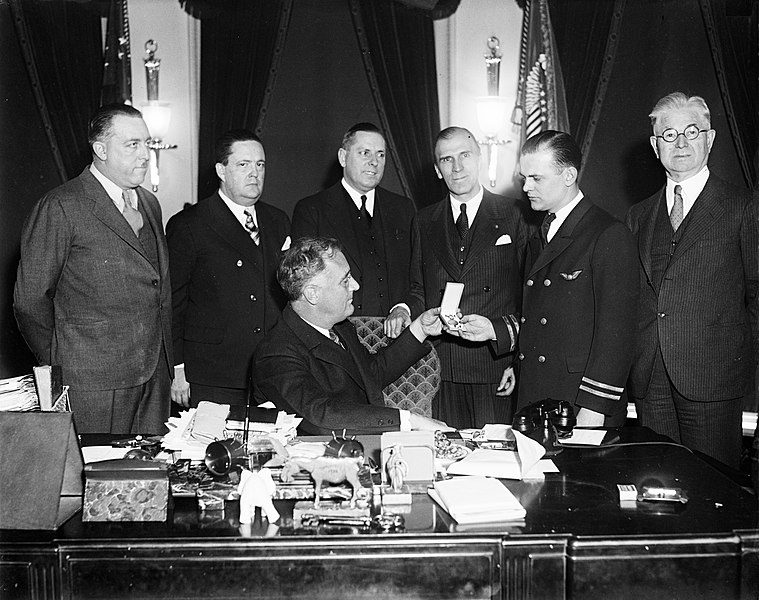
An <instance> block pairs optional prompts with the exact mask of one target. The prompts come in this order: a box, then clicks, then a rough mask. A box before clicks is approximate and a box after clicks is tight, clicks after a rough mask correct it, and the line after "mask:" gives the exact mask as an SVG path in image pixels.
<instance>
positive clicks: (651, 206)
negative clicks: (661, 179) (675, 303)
mask: <svg viewBox="0 0 759 600" xmlns="http://www.w3.org/2000/svg"><path fill="white" fill-rule="evenodd" d="M665 189H666V188H662V190H661V191H660V192H659V194H657V195H656V196H655V197H654V198H653V199H651V200H650V201H646V204H645V206H644V207H643V210H642V211H641V214H640V216H639V218H638V223H639V229H638V253H639V255H640V263H641V265H642V266H643V270H644V271H645V272H646V279H647V280H648V281H651V277H652V273H651V268H652V264H651V260H652V259H651V247H652V245H653V243H654V229H655V226H656V219H658V211H659V208H660V203H662V202H666V200H665Z"/></svg>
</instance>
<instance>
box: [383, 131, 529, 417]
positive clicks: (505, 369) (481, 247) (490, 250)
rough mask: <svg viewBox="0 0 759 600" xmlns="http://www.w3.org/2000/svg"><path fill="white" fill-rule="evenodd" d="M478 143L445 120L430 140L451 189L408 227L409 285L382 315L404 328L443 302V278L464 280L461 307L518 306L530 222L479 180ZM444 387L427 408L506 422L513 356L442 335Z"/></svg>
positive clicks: (507, 309) (512, 309) (493, 310)
mask: <svg viewBox="0 0 759 600" xmlns="http://www.w3.org/2000/svg"><path fill="white" fill-rule="evenodd" d="M479 167H480V148H479V145H478V144H477V140H475V139H474V136H473V135H472V134H471V132H469V131H467V130H466V129H463V128H461V127H449V128H447V129H444V130H443V131H441V132H440V133H439V134H438V138H437V140H436V143H435V170H436V172H437V175H438V177H439V178H441V179H443V180H444V181H445V183H446V186H447V187H448V191H449V194H448V195H447V196H446V197H445V198H444V199H443V200H441V201H440V202H438V203H437V204H433V205H432V206H429V207H427V208H425V209H423V210H420V211H419V212H418V213H417V216H416V218H415V219H414V226H413V232H412V254H411V287H410V289H411V293H410V297H409V299H408V301H407V304H406V305H405V306H396V307H394V308H393V310H392V311H391V313H390V315H389V317H388V319H387V320H386V321H385V333H387V335H388V336H389V337H397V336H398V335H399V334H400V331H401V329H402V328H403V327H404V326H406V325H407V324H408V323H410V321H411V317H412V316H413V317H416V316H417V315H419V314H421V313H422V312H423V311H424V310H425V309H427V308H432V307H437V306H439V305H440V301H441V295H442V292H443V290H444V288H445V284H446V283H447V282H449V281H450V282H459V283H463V284H464V292H463V296H462V298H461V302H460V304H459V306H460V308H461V310H462V311H465V312H479V313H480V314H482V315H486V316H490V317H493V318H495V317H496V316H498V315H506V314H514V313H518V311H519V300H520V296H521V293H520V289H521V274H522V264H523V260H524V249H525V245H526V242H527V227H526V225H525V223H524V220H523V218H522V215H521V213H520V211H519V209H518V208H517V206H516V203H515V201H514V200H510V199H507V198H504V197H502V196H496V195H495V194H491V193H490V192H488V191H487V190H485V189H484V188H483V187H482V185H480V182H479ZM434 343H435V347H436V349H437V352H438V355H439V356H440V366H441V387H440V391H439V393H438V395H437V396H436V398H435V399H434V401H433V411H432V416H433V418H435V419H440V420H441V421H445V422H446V423H448V424H449V425H451V426H452V427H456V428H457V429H463V428H468V427H482V426H483V425H485V424H486V423H510V422H511V416H512V412H513V406H512V400H511V398H508V397H505V396H508V395H510V394H511V392H512V390H513V389H514V381H515V380H514V371H513V368H512V367H511V362H512V359H513V356H497V355H496V354H495V353H494V352H493V350H492V348H491V347H490V345H489V344H488V343H487V342H472V341H469V340H464V339H461V338H459V337H456V336H452V335H443V336H442V337H441V338H438V339H437V340H436V341H435V342H434Z"/></svg>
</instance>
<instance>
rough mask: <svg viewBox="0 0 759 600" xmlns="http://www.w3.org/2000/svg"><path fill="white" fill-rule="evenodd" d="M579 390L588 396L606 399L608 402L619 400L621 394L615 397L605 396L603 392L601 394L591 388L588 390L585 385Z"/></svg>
mask: <svg viewBox="0 0 759 600" xmlns="http://www.w3.org/2000/svg"><path fill="white" fill-rule="evenodd" d="M580 390H582V391H583V392H588V393H589V394H593V395H594V396H598V397H600V398H608V399H609V400H619V399H620V398H621V397H622V396H621V394H619V395H616V396H615V395H614V394H607V393H605V392H601V391H599V390H594V389H593V388H589V387H588V386H586V385H581V386H580Z"/></svg>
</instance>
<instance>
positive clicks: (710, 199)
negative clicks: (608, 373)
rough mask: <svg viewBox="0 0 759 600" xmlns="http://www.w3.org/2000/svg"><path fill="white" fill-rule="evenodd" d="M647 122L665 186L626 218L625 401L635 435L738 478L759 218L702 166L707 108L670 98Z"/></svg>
mask: <svg viewBox="0 0 759 600" xmlns="http://www.w3.org/2000/svg"><path fill="white" fill-rule="evenodd" d="M649 117H650V118H651V124H652V126H653V135H652V136H651V138H650V141H651V146H652V148H653V150H654V153H655V154H656V156H657V158H658V159H659V161H660V162H661V164H662V166H663V167H664V170H665V172H666V175H667V182H666V184H665V185H664V187H663V188H662V189H660V190H659V191H658V192H657V193H656V194H654V195H653V196H651V197H650V198H648V199H646V200H644V201H642V202H640V203H638V204H636V205H634V206H632V207H631V208H630V210H629V211H628V213H627V224H628V226H629V227H630V229H631V230H632V232H633V234H634V235H635V237H636V242H637V246H638V258H639V264H640V310H639V318H638V341H637V350H636V358H635V361H634V363H633V367H632V371H631V375H630V386H629V388H630V392H631V395H632V396H633V397H634V399H635V403H636V406H637V412H638V418H639V420H640V422H641V424H642V425H645V426H647V427H650V428H651V429H653V430H655V431H657V432H658V433H662V434H664V435H667V436H669V437H671V438H672V439H673V440H675V441H676V442H678V443H682V444H684V445H685V446H687V447H689V448H691V449H693V450H697V451H699V452H702V453H704V454H706V455H708V456H710V457H712V458H715V459H717V460H719V461H721V462H722V463H725V464H727V465H729V466H731V467H733V468H737V467H738V466H739V461H740V452H741V444H742V431H741V414H742V408H743V406H744V403H745V404H748V405H753V401H752V396H753V393H754V377H755V373H756V366H757V363H759V325H758V321H759V227H758V226H757V209H756V206H755V202H753V201H752V198H751V194H750V193H749V192H748V191H747V190H745V189H740V188H738V187H735V186H733V185H731V184H729V183H727V182H725V181H723V180H722V179H720V178H719V177H717V176H716V175H714V174H713V173H711V172H710V170H709V167H708V166H707V162H708V160H709V153H710V151H711V149H712V145H713V144H714V139H715V136H716V132H715V131H714V130H713V129H712V128H711V114H710V112H709V108H708V106H707V104H706V101H705V100H704V99H703V98H701V97H700V96H691V97H688V96H686V95H685V94H683V93H681V92H674V93H671V94H669V95H667V96H665V97H663V98H662V99H661V100H659V101H658V102H657V103H656V105H655V106H654V108H653V111H652V112H651V114H650V115H649Z"/></svg>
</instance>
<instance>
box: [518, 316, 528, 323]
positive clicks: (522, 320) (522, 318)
mask: <svg viewBox="0 0 759 600" xmlns="http://www.w3.org/2000/svg"><path fill="white" fill-rule="evenodd" d="M526 320H527V319H525V318H524V317H520V319H519V322H520V323H524V322H525V321H526Z"/></svg>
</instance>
